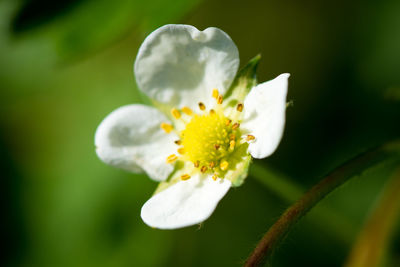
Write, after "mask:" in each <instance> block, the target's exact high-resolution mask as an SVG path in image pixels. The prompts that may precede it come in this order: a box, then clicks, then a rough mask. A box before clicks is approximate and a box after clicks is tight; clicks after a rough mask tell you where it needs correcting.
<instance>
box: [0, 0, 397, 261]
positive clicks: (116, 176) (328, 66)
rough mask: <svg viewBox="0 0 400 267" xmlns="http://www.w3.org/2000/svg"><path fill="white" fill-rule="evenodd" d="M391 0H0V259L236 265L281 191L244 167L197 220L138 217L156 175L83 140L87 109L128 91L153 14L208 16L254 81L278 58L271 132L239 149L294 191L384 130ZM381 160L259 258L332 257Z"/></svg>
mask: <svg viewBox="0 0 400 267" xmlns="http://www.w3.org/2000/svg"><path fill="white" fill-rule="evenodd" d="M399 14H400V1H395V0H393V1H316V0H313V1H295V0H286V1H278V0H272V1H256V0H249V1H237V0H214V1H211V0H204V1H201V0H195V1H189V0H174V1H167V0H148V1H139V0H135V1H128V0H114V1H106V0H68V1H50V0H31V1H27V0H26V1H16V0H3V1H1V2H0V86H1V87H0V90H1V91H0V109H1V112H0V166H1V176H2V179H1V180H2V183H3V184H2V185H1V189H2V191H3V192H2V193H1V196H2V198H3V201H2V203H3V204H4V211H5V212H4V213H3V214H4V216H3V218H2V223H1V225H2V227H1V228H2V235H3V236H2V239H3V242H4V243H5V245H6V250H5V251H4V253H5V255H6V257H5V259H4V262H5V264H6V266H40V267H42V266H43V267H50V266H61V267H63V266H66V267H67V266H68V267H69V266H78V267H79V266H99V267H103V266H104V267H111V266H117V267H119V266H239V265H240V264H241V263H243V261H244V260H245V259H246V257H247V255H248V254H249V252H250V251H251V250H252V248H253V247H254V245H255V244H256V243H257V241H258V240H259V238H260V237H261V236H262V234H263V233H264V232H265V231H266V230H267V229H268V227H269V226H270V225H271V224H272V223H273V222H274V221H275V220H276V219H277V218H278V217H279V215H280V214H281V213H282V212H283V211H284V209H285V208H286V207H287V206H288V205H289V204H290V203H292V201H293V200H294V199H296V198H297V196H294V195H293V196H292V195H290V192H288V193H285V192H286V191H285V190H287V189H285V188H280V189H279V190H275V189H273V188H271V187H266V186H264V185H263V183H260V182H259V181H258V180H256V179H253V178H252V177H251V176H250V177H249V178H248V179H247V180H246V182H245V184H244V185H243V186H242V187H240V188H235V189H232V190H231V191H230V192H229V193H228V195H227V196H226V197H225V198H224V199H223V200H222V201H221V203H220V205H219V206H218V208H217V210H216V211H215V212H214V214H213V215H212V217H211V218H210V219H209V220H207V221H206V222H205V223H204V225H203V226H202V227H201V228H199V227H196V226H194V227H189V228H185V229H180V230H174V231H161V230H154V229H151V228H150V227H148V226H146V225H145V224H144V223H143V222H142V220H141V219H140V215H139V214H140V208H141V205H142V204H143V203H144V202H145V201H146V200H147V199H148V198H149V197H150V196H151V194H152V192H153V190H154V188H155V187H156V184H155V183H154V182H152V181H151V180H150V179H148V178H147V177H145V175H132V174H129V173H125V172H123V171H120V170H117V169H113V168H111V167H109V166H106V165H104V164H103V163H102V162H101V161H100V160H99V159H98V158H97V157H96V155H95V152H94V144H93V142H94V140H93V139H94V132H95V130H96V127H97V126H98V124H99V123H100V122H101V120H102V119H103V118H104V117H105V116H106V115H107V114H108V113H110V112H111V111H112V110H114V109H116V108H117V107H119V106H122V105H125V104H129V103H137V102H140V96H139V93H138V90H137V88H136V84H135V80H134V76H133V72H132V64H133V61H134V59H135V56H136V53H137V50H138V48H139V46H140V44H141V42H142V41H143V40H144V38H145V37H146V36H147V35H148V34H149V33H150V32H151V31H153V30H154V29H156V28H157V27H159V26H161V25H164V24H167V23H184V24H191V25H194V26H196V27H197V28H199V29H204V28H206V27H209V26H215V27H219V28H221V29H222V30H224V31H225V32H227V33H228V34H229V35H230V36H231V37H232V39H233V40H234V41H235V43H236V45H237V46H238V48H239V51H240V57H241V62H242V63H241V65H242V66H243V65H244V64H245V63H246V62H247V61H248V60H249V59H250V58H252V57H253V56H255V55H256V54H258V53H261V55H262V61H261V64H260V66H259V70H258V78H259V81H266V80H269V79H272V78H274V77H275V76H277V75H278V74H280V73H283V72H289V73H291V77H290V85H289V99H291V100H293V101H294V106H293V107H291V108H289V109H288V111H287V124H286V129H285V135H284V138H283V140H282V142H281V144H280V146H279V148H278V150H277V151H276V153H275V154H274V155H273V156H271V157H270V158H267V159H265V160H256V161H255V162H256V163H255V164H259V165H263V166H264V167H265V168H267V169H268V170H272V171H273V172H274V173H277V175H278V179H285V181H286V182H287V183H289V184H291V186H292V187H295V188H297V189H298V190H299V191H302V190H303V189H306V188H309V187H310V186H312V185H313V184H315V183H316V182H317V181H319V180H320V179H321V177H323V175H324V174H326V173H327V172H328V171H329V170H331V169H332V168H334V167H336V166H338V165H340V164H341V163H343V162H345V161H346V160H348V159H349V158H351V157H353V156H354V155H356V154H358V153H360V152H362V151H364V150H366V149H367V148H370V147H373V146H375V145H378V144H381V143H384V142H386V141H388V140H392V139H394V138H396V137H398V136H399V133H400V73H399V71H400V15H399ZM392 171H393V166H392V165H390V164H381V165H379V166H377V167H376V168H373V169H370V170H368V171H366V172H364V173H363V174H362V175H361V176H360V177H357V178H355V179H353V180H351V181H350V182H349V183H347V184H346V185H345V186H343V187H341V188H340V189H338V190H336V191H335V192H334V193H333V194H332V195H331V196H329V197H328V198H327V199H325V200H324V201H323V202H322V203H321V206H319V207H318V208H316V209H315V210H313V211H312V212H311V213H310V214H309V215H308V216H307V217H306V218H305V219H304V220H302V221H301V222H300V223H299V224H298V225H297V226H296V227H295V229H294V231H292V232H291V233H290V234H289V236H288V238H287V239H286V240H285V242H284V244H283V245H282V246H281V247H280V248H279V250H278V251H277V253H276V254H275V255H274V257H273V261H272V265H273V266H341V265H342V264H343V263H344V262H345V260H346V257H347V255H348V253H349V251H350V249H351V246H352V244H353V242H354V239H355V237H356V236H357V234H358V232H359V231H360V229H361V227H362V225H363V222H364V220H365V218H366V216H367V215H368V213H369V211H370V208H371V207H373V203H374V202H375V200H376V199H377V197H378V196H379V192H380V191H381V189H382V186H383V184H384V183H385V181H386V180H387V178H388V177H389V176H390V174H391V173H392ZM297 189H296V190H297ZM282 192H283V193H282ZM285 196H286V197H285ZM327 210H328V211H327ZM396 229H398V227H397V228H396ZM392 239H393V242H392V245H391V246H390V249H389V250H388V251H387V253H386V254H387V255H386V265H387V266H400V232H399V230H396V231H395V233H393V234H392Z"/></svg>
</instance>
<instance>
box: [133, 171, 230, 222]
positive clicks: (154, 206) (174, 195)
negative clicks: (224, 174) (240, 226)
mask: <svg viewBox="0 0 400 267" xmlns="http://www.w3.org/2000/svg"><path fill="white" fill-rule="evenodd" d="M230 186H231V182H230V181H229V180H227V179H218V180H217V181H214V180H213V179H212V178H211V177H206V178H203V179H201V178H200V175H195V176H193V177H191V178H190V179H189V180H186V181H179V182H178V183H176V184H174V185H173V186H171V187H169V188H167V189H165V190H164V191H161V192H160V193H158V194H156V195H154V196H153V197H152V198H150V199H149V200H148V201H147V202H146V203H145V204H144V205H143V207H142V212H141V216H142V219H143V221H144V222H145V223H146V224H148V225H149V226H151V227H155V228H160V229H174V228H181V227H186V226H189V225H193V224H197V223H201V222H203V221H204V220H206V219H207V218H208V217H210V215H211V214H212V213H213V211H214V209H215V208H216V206H217V204H218V202H219V201H220V200H221V198H222V197H223V196H224V195H225V194H226V193H227V192H228V190H229V188H230Z"/></svg>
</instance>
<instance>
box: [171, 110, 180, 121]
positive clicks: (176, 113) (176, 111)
mask: <svg viewBox="0 0 400 267" xmlns="http://www.w3.org/2000/svg"><path fill="white" fill-rule="evenodd" d="M171 114H172V116H174V118H175V119H179V118H180V117H181V113H180V112H179V110H177V109H176V108H173V109H171Z"/></svg>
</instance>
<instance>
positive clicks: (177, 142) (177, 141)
mask: <svg viewBox="0 0 400 267" xmlns="http://www.w3.org/2000/svg"><path fill="white" fill-rule="evenodd" d="M174 143H175V144H177V145H178V146H180V145H181V144H182V141H181V140H176V141H174Z"/></svg>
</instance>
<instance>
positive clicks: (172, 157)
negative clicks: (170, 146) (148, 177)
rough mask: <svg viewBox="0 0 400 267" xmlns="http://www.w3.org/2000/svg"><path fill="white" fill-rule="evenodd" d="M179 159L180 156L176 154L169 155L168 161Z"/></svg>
mask: <svg viewBox="0 0 400 267" xmlns="http://www.w3.org/2000/svg"><path fill="white" fill-rule="evenodd" d="M177 159H178V157H177V156H176V155H175V154H172V155H169V156H168V157H167V163H173V162H174V161H175V160H177Z"/></svg>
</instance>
